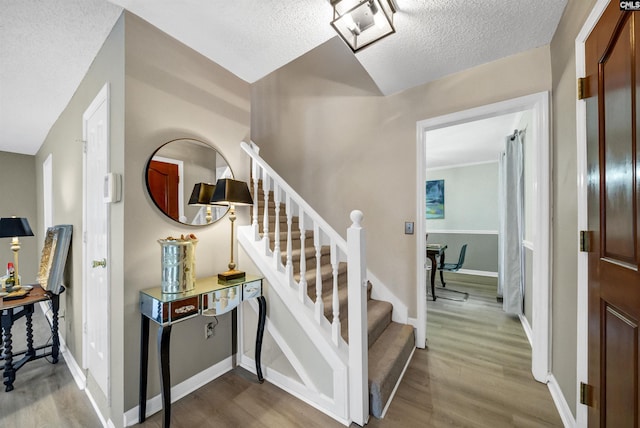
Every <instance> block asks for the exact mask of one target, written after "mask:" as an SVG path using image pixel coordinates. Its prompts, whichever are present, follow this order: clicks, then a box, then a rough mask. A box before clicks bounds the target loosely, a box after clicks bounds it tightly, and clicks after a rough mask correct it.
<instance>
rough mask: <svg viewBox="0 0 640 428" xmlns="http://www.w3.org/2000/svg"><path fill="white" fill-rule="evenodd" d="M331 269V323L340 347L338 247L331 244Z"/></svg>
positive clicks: (334, 340) (333, 337)
mask: <svg viewBox="0 0 640 428" xmlns="http://www.w3.org/2000/svg"><path fill="white" fill-rule="evenodd" d="M331 268H332V270H333V272H332V273H333V299H332V302H331V305H332V306H333V322H332V323H331V328H332V329H331V337H332V339H333V343H334V344H335V345H336V346H338V345H339V341H340V299H339V298H338V247H337V246H336V245H335V244H334V243H333V242H332V243H331Z"/></svg>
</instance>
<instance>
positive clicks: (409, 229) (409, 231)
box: [404, 221, 413, 235]
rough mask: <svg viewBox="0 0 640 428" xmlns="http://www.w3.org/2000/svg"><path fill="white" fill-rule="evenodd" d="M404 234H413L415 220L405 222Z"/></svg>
mask: <svg viewBox="0 0 640 428" xmlns="http://www.w3.org/2000/svg"><path fill="white" fill-rule="evenodd" d="M404 234H405V235H413V222H412V221H405V222H404Z"/></svg>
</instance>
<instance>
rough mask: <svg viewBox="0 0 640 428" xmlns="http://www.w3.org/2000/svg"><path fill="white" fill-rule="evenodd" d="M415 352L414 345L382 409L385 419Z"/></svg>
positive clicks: (382, 416)
mask: <svg viewBox="0 0 640 428" xmlns="http://www.w3.org/2000/svg"><path fill="white" fill-rule="evenodd" d="M415 352H416V348H415V347H414V348H413V350H412V351H411V355H409V359H408V360H407V364H405V365H404V368H403V369H402V373H400V377H399V378H398V382H396V386H394V387H393V391H391V395H389V400H388V401H387V404H385V405H384V409H382V415H381V416H380V418H381V419H383V418H384V416H385V415H386V414H387V410H389V406H390V405H391V402H392V401H393V397H395V395H396V391H397V390H398V387H399V386H400V382H402V379H403V378H404V374H405V372H406V371H407V368H408V367H409V363H411V360H413V354H415Z"/></svg>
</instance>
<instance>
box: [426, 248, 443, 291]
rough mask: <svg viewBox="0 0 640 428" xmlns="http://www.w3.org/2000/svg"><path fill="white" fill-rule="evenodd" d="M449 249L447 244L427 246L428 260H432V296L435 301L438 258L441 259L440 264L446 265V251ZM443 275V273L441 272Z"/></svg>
mask: <svg viewBox="0 0 640 428" xmlns="http://www.w3.org/2000/svg"><path fill="white" fill-rule="evenodd" d="M446 249H447V245H446V244H427V258H429V260H431V296H432V297H433V300H436V285H435V282H436V270H438V264H437V262H436V257H439V258H440V264H441V265H442V264H443V263H444V250H446ZM441 274H442V272H441Z"/></svg>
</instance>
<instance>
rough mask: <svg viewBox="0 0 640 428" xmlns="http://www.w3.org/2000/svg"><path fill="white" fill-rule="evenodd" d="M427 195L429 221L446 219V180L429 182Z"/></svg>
mask: <svg viewBox="0 0 640 428" xmlns="http://www.w3.org/2000/svg"><path fill="white" fill-rule="evenodd" d="M426 195H427V198H426V199H427V219H428V220H432V219H440V218H444V180H428V181H427V185H426Z"/></svg>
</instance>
